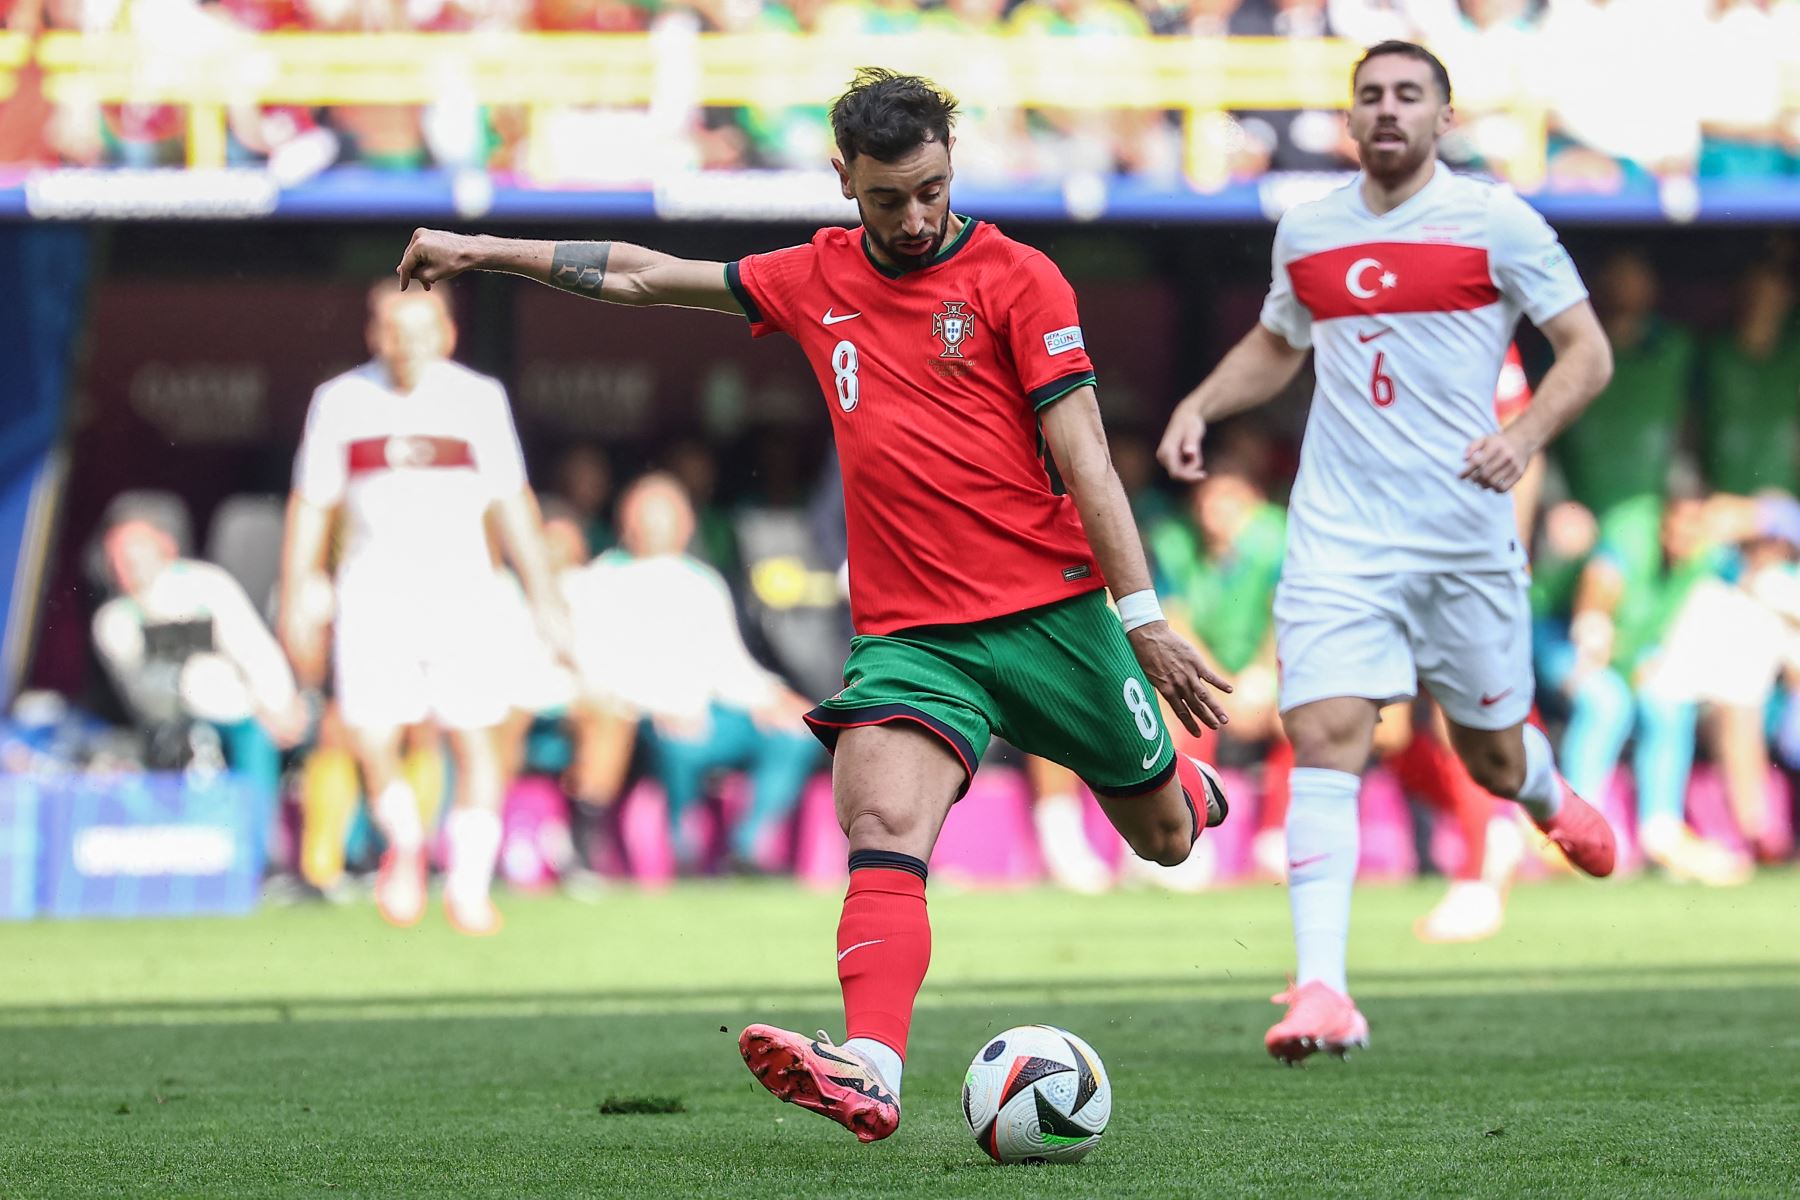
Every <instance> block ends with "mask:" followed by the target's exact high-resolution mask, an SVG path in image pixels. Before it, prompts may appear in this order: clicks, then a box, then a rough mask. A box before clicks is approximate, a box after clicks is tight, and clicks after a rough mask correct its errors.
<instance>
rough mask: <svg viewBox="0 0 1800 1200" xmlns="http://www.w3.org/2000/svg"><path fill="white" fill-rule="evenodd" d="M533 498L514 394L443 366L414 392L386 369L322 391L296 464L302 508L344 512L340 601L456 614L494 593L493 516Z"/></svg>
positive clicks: (373, 368)
mask: <svg viewBox="0 0 1800 1200" xmlns="http://www.w3.org/2000/svg"><path fill="white" fill-rule="evenodd" d="M524 486H525V462H524V458H523V456H522V455H521V454H520V452H519V436H518V434H517V432H515V430H514V429H513V421H512V410H511V409H510V408H509V407H508V406H507V403H506V391H505V389H504V388H502V387H501V386H500V384H499V382H498V381H496V380H493V379H489V378H488V377H487V376H485V375H480V374H477V373H476V372H474V371H471V370H469V369H468V368H467V367H464V366H461V365H460V364H457V363H453V362H439V363H435V364H433V365H432V366H431V367H429V368H428V369H427V370H426V371H425V373H424V375H423V376H422V377H421V378H420V380H419V382H418V384H417V386H415V387H414V388H413V389H412V391H410V392H398V391H396V390H395V389H394V387H393V384H392V383H391V381H390V380H389V378H388V374H387V371H386V369H385V368H383V367H382V365H381V364H380V363H379V362H371V363H365V364H364V365H363V366H360V367H357V368H356V369H355V370H352V371H346V372H345V373H344V374H342V375H339V376H338V377H337V378H335V379H332V380H329V381H327V382H326V383H324V384H322V385H321V386H320V387H319V389H318V391H316V392H314V393H313V398H312V406H311V407H310V408H309V409H308V410H307V413H306V432H305V434H304V436H303V437H302V439H301V442H300V453H299V455H298V456H297V457H296V458H295V461H294V488H295V490H296V491H298V492H299V493H300V496H301V497H302V498H303V499H305V500H306V501H308V502H309V503H311V504H316V505H318V506H320V507H321V508H329V507H332V506H334V505H339V504H341V505H343V507H344V519H345V545H344V554H343V559H342V561H341V563H340V564H339V567H338V584H339V587H340V589H343V588H359V589H360V588H362V587H364V586H366V587H368V588H371V589H375V590H377V591H381V592H385V593H390V594H393V595H396V596H407V597H419V596H428V597H430V598H432V599H433V600H434V601H436V602H438V603H440V604H442V605H446V606H449V607H452V608H453V607H455V602H456V601H457V599H458V598H459V597H466V596H467V595H468V589H471V588H490V587H491V586H492V583H493V578H494V560H493V555H492V553H491V552H490V551H489V549H488V540H487V526H486V524H485V521H486V516H487V510H488V507H489V506H490V505H491V504H493V503H494V502H495V501H497V500H502V499H505V498H507V497H509V496H512V495H515V494H517V493H518V492H519V491H520V490H521V489H522V488H524Z"/></svg>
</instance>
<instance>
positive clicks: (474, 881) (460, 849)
mask: <svg viewBox="0 0 1800 1200" xmlns="http://www.w3.org/2000/svg"><path fill="white" fill-rule="evenodd" d="M448 833H449V835H450V869H449V872H448V874H447V876H446V878H445V880H444V889H445V890H446V891H448V892H452V893H454V894H455V895H456V897H457V899H459V900H480V899H485V898H486V896H487V894H488V889H489V888H490V887H491V886H492V885H493V882H494V863H495V861H496V860H497V859H498V858H499V857H500V814H499V813H495V812H488V811H486V810H485V809H480V808H459V809H456V810H455V811H454V812H452V813H451V814H450V821H449V826H448Z"/></svg>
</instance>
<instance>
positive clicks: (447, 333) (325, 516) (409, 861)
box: [280, 283, 568, 934]
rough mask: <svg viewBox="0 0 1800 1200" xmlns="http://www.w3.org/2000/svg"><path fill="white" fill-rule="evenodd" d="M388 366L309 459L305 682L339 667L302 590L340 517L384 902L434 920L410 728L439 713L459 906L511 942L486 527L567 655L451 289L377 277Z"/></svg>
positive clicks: (356, 700)
mask: <svg viewBox="0 0 1800 1200" xmlns="http://www.w3.org/2000/svg"><path fill="white" fill-rule="evenodd" d="M369 317H370V320H369V348H370V350H371V351H372V352H373V354H374V356H375V357H374V360H373V361H371V362H368V363H366V364H364V365H363V366H360V367H357V368H355V369H354V370H351V371H347V372H345V373H344V374H342V375H339V376H338V377H337V378H335V379H332V380H330V381H328V382H326V383H325V384H323V385H321V386H320V388H319V389H318V391H316V392H315V393H314V394H313V398H312V405H311V407H310V408H309V409H308V411H307V415H306V432H305V435H304V437H303V439H302V441H301V445H300V452H299V455H298V457H297V458H296V460H295V463H294V486H293V492H292V494H291V496H290V497H289V501H288V522H287V538H286V544H285V546H284V548H283V553H282V586H281V601H282V602H281V621H280V625H281V634H282V640H283V642H284V644H285V645H286V647H287V649H288V653H289V655H290V656H291V657H292V658H293V660H294V662H295V665H296V668H297V671H296V673H297V674H299V675H300V676H301V677H302V678H303V679H306V680H308V681H309V682H313V683H317V682H318V681H319V680H320V678H321V677H322V676H323V674H324V638H325V630H324V628H323V624H322V622H320V621H319V620H317V618H316V613H314V612H312V611H309V608H311V607H316V606H309V605H308V604H307V602H306V600H305V596H306V594H307V591H308V589H309V587H311V586H312V584H313V582H314V581H316V579H317V577H318V576H319V574H320V573H321V572H322V571H323V570H324V567H325V562H326V555H327V549H328V542H329V540H330V536H331V529H332V523H333V520H334V517H337V516H338V515H340V514H341V519H342V530H341V536H342V538H343V544H342V552H341V556H340V558H339V560H338V564H337V571H336V578H335V581H334V583H335V600H336V603H335V613H334V626H335V628H334V629H333V630H332V633H333V639H332V642H333V645H332V651H333V652H332V667H333V679H334V683H335V687H336V692H337V700H338V705H339V708H340V710H341V712H342V715H343V719H344V723H345V724H346V725H347V726H348V727H349V728H350V731H351V740H352V743H353V746H354V749H355V752H356V756H357V759H358V761H359V762H360V764H361V766H362V770H363V783H364V787H365V790H366V791H367V794H368V795H369V797H370V798H371V801H372V803H373V808H374V816H375V820H376V823H377V824H378V825H379V826H380V828H381V830H382V833H383V834H384V835H385V836H386V838H387V842H388V851H387V854H386V855H385V856H384V858H383V859H382V869H381V876H380V880H379V882H378V884H377V886H376V899H377V902H378V903H379V904H380V906H381V911H382V915H383V916H385V917H386V918H387V919H388V920H389V921H391V922H393V923H394V924H396V925H402V926H405V925H412V924H414V923H416V922H417V921H418V920H419V918H420V917H421V916H422V915H423V913H424V909H425V854H424V841H425V830H424V829H423V828H422V822H421V818H420V813H419V803H418V800H417V798H416V797H415V796H414V795H413V792H412V789H411V788H410V787H409V786H408V785H407V783H406V780H405V778H404V776H403V775H402V773H401V732H402V729H403V727H405V726H408V725H413V724H417V723H419V722H422V721H425V720H428V719H429V720H434V721H435V722H436V723H437V724H438V725H439V726H441V727H442V728H443V729H445V730H446V731H447V732H448V734H449V737H450V743H451V749H452V752H453V753H454V754H455V756H456V765H457V793H458V794H457V800H456V807H455V810H454V811H453V812H452V813H451V815H450V817H449V823H448V836H449V850H450V862H449V872H448V877H447V879H446V883H445V888H444V907H445V912H446V915H447V916H448V917H449V919H450V922H451V924H452V925H453V926H455V927H456V928H457V929H459V930H461V931H462V932H465V933H470V934H488V933H494V932H497V931H498V929H499V926H500V917H499V914H498V913H497V912H496V911H495V909H494V906H493V902H492V900H491V899H490V897H489V887H490V884H491V882H492V880H493V871H494V861H495V858H496V856H497V854H498V852H499V849H500V802H501V795H502V792H503V790H504V785H505V780H504V777H503V772H502V766H501V756H500V754H499V745H498V742H497V739H496V733H497V730H498V727H499V726H500V724H501V722H502V721H503V720H504V718H505V717H506V715H507V709H508V705H509V701H510V697H511V695H512V688H511V686H510V677H509V671H510V670H511V668H512V664H511V663H509V662H508V661H507V660H506V657H505V646H506V645H507V642H506V640H505V639H504V638H502V637H500V636H499V633H500V631H501V630H503V629H504V628H505V626H506V610H505V607H504V595H503V593H502V592H501V590H500V588H501V584H500V580H499V577H498V575H497V574H496V571H495V564H494V558H493V552H492V550H491V548H490V545H489V542H488V518H489V515H490V514H492V516H493V517H494V518H495V525H496V526H497V528H498V530H499V533H500V537H501V540H502V541H503V542H504V543H505V546H506V549H507V551H508V552H509V554H510V556H511V558H512V561H513V563H514V565H515V566H516V567H517V568H518V571H519V576H520V579H521V581H522V582H523V583H524V586H525V591H526V594H527V595H528V596H529V597H530V598H531V601H532V605H533V608H534V610H535V611H536V613H537V615H538V619H539V622H540V624H541V625H542V626H543V628H544V630H545V633H546V636H547V637H549V638H550V639H551V640H552V641H553V642H554V643H555V644H558V645H561V646H565V647H566V646H567V644H568V635H567V632H566V631H567V629H568V617H567V612H566V608H565V606H564V604H563V601H562V599H561V597H560V593H559V592H558V591H557V589H556V588H555V586H554V584H553V582H552V579H551V572H550V567H549V560H548V557H547V555H546V553H545V549H544V543H543V536H542V530H541V528H540V522H539V519H538V510H537V502H536V498H535V497H534V496H533V494H532V492H531V490H530V488H529V487H528V486H527V484H526V480H525V465H524V460H523V458H522V457H521V455H520V453H519V439H518V435H517V433H516V432H514V429H513V423H512V414H511V411H510V409H509V408H508V406H507V402H506V392H505V390H504V389H503V388H502V387H501V386H500V384H499V383H498V382H496V381H495V380H492V379H489V378H487V377H486V376H484V375H478V374H476V373H475V372H474V371H471V370H469V369H468V368H466V367H463V366H460V365H458V364H457V363H454V362H452V361H450V359H449V355H450V352H451V350H452V348H453V347H454V344H455V335H456V331H455V326H454V324H453V323H452V321H451V318H450V311H449V308H448V307H447V305H446V303H445V300H444V297H443V294H442V293H426V292H412V293H406V294H402V293H401V291H400V289H399V287H398V285H397V284H395V283H383V284H380V285H378V286H377V287H376V288H375V289H374V290H373V291H372V292H371V293H370V298H369Z"/></svg>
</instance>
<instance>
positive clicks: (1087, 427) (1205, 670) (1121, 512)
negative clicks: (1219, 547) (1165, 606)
mask: <svg viewBox="0 0 1800 1200" xmlns="http://www.w3.org/2000/svg"><path fill="white" fill-rule="evenodd" d="M1041 415H1042V420H1043V428H1044V441H1045V443H1046V444H1047V445H1048V446H1049V447H1050V453H1051V454H1052V455H1053V456H1055V458H1056V467H1057V470H1058V471H1060V472H1061V473H1062V477H1063V482H1064V483H1065V484H1067V485H1068V488H1069V495H1070V497H1071V498H1073V499H1074V501H1075V511H1076V512H1078V513H1079V514H1080V515H1081V526H1082V528H1083V529H1084V530H1085V531H1086V532H1087V539H1088V544H1089V545H1090V546H1092V547H1093V549H1094V557H1095V558H1096V559H1097V560H1098V561H1099V563H1100V570H1101V571H1102V572H1103V573H1104V574H1105V575H1106V583H1107V586H1108V587H1109V588H1111V589H1112V594H1113V597H1114V598H1115V599H1118V598H1121V597H1124V596H1130V595H1133V594H1134V593H1137V592H1148V591H1149V590H1150V565H1149V564H1148V563H1147V562H1145V560H1144V545H1143V542H1142V541H1141V540H1139V538H1138V531H1137V525H1136V524H1135V523H1134V522H1133V521H1132V519H1131V502H1130V501H1129V500H1128V499H1127V498H1126V496H1125V487H1124V485H1123V484H1121V483H1120V482H1119V476H1118V473H1117V472H1116V471H1114V470H1113V465H1112V455H1111V453H1110V452H1109V451H1108V450H1107V448H1106V430H1105V428H1104V427H1103V426H1102V425H1101V423H1100V403H1099V401H1098V400H1097V399H1096V398H1095V396H1094V389H1093V388H1092V387H1091V386H1085V387H1078V388H1076V389H1075V390H1074V391H1072V392H1070V393H1069V394H1068V395H1066V396H1064V397H1062V398H1061V399H1060V400H1056V401H1054V402H1052V403H1051V404H1050V405H1049V406H1048V407H1047V408H1045V409H1043V410H1042V414H1041ZM1127 636H1128V637H1129V638H1130V639H1131V649H1132V652H1133V653H1134V654H1136V655H1137V660H1138V662H1140V663H1142V664H1143V667H1144V674H1145V675H1147V676H1148V677H1149V679H1150V682H1151V683H1152V684H1154V685H1156V690H1157V691H1159V692H1161V693H1162V694H1163V695H1164V696H1165V697H1166V698H1167V699H1168V701H1169V707H1170V708H1172V709H1174V710H1175V715H1176V717H1177V718H1179V719H1180V721H1181V723H1182V724H1183V725H1185V726H1186V727H1187V729H1188V732H1189V733H1193V734H1198V733H1199V732H1200V726H1201V725H1202V724H1204V725H1207V726H1209V727H1211V728H1213V729H1217V728H1218V727H1219V726H1220V725H1223V724H1224V723H1225V712H1224V710H1223V709H1222V708H1220V707H1219V702H1218V700H1217V699H1215V698H1214V697H1213V695H1212V693H1211V692H1210V691H1208V690H1207V689H1208V687H1209V685H1210V686H1211V687H1215V688H1218V689H1220V690H1221V691H1227V692H1229V691H1230V690H1231V685H1230V684H1228V683H1226V682H1225V681H1224V680H1223V679H1220V678H1219V677H1218V676H1217V675H1216V674H1214V673H1213V671H1212V670H1211V669H1210V668H1209V667H1208V666H1207V665H1206V662H1205V661H1204V660H1203V659H1202V658H1201V657H1200V653H1199V651H1197V650H1195V649H1194V647H1193V646H1191V645H1189V644H1188V643H1187V642H1185V641H1183V640H1182V638H1181V637H1180V636H1179V635H1178V634H1176V633H1175V632H1174V631H1173V630H1171V629H1170V628H1169V623H1168V621H1167V620H1162V619H1157V620H1153V621H1150V622H1148V623H1147V624H1144V625H1140V626H1138V627H1137V628H1135V629H1131V630H1130V631H1129V632H1128V634H1127Z"/></svg>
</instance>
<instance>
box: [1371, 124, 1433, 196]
mask: <svg viewBox="0 0 1800 1200" xmlns="http://www.w3.org/2000/svg"><path fill="white" fill-rule="evenodd" d="M1374 136H1375V135H1374V133H1371V134H1370V135H1369V137H1370V141H1369V144H1368V145H1366V146H1358V147H1357V149H1358V151H1360V153H1361V157H1362V167H1363V170H1364V171H1365V172H1366V173H1367V174H1368V175H1369V176H1370V177H1372V178H1373V179H1375V180H1376V181H1377V182H1379V183H1382V184H1397V183H1400V182H1402V181H1403V180H1406V179H1408V178H1410V177H1411V176H1412V175H1413V174H1414V173H1415V172H1416V171H1418V170H1419V168H1420V167H1421V166H1423V165H1424V164H1425V162H1426V160H1428V159H1430V158H1432V157H1433V156H1435V155H1436V154H1437V140H1436V139H1435V138H1426V139H1424V140H1423V142H1421V141H1418V140H1415V139H1413V138H1407V140H1406V141H1405V142H1403V143H1401V144H1400V145H1399V146H1394V145H1393V144H1392V143H1382V144H1381V145H1380V146H1377V144H1376V143H1375V141H1374ZM1401 136H1402V137H1406V134H1405V133H1404V132H1402V133H1401ZM1377 150H1380V151H1382V152H1383V153H1380V154H1377V153H1375V151H1377Z"/></svg>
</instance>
